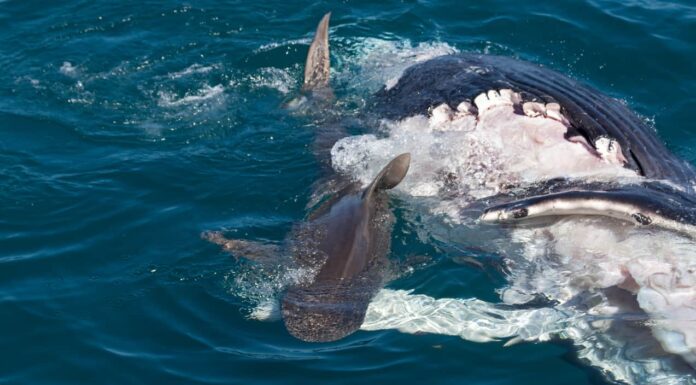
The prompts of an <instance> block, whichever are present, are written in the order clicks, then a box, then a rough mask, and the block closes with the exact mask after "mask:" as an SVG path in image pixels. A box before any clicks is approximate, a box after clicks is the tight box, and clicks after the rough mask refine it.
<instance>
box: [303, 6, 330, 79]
mask: <svg viewBox="0 0 696 385" xmlns="http://www.w3.org/2000/svg"><path fill="white" fill-rule="evenodd" d="M330 18H331V12H329V13H327V14H325V15H324V17H322V19H321V21H320V22H319V25H318V26H317V32H316V33H315V35H314V40H312V44H311V45H310V46H309V52H308V53H307V61H306V63H305V72H304V83H303V84H302V91H315V90H321V89H328V88H329V71H330V66H331V63H330V58H329V19H330Z"/></svg>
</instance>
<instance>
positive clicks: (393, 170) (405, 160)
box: [363, 152, 411, 199]
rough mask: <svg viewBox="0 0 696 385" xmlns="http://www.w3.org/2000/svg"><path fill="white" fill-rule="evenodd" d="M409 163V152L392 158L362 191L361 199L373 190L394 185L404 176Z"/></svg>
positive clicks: (389, 187) (390, 187)
mask: <svg viewBox="0 0 696 385" xmlns="http://www.w3.org/2000/svg"><path fill="white" fill-rule="evenodd" d="M410 165H411V154H410V153H408V152H406V153H403V154H401V155H399V156H397V157H396V158H394V159H392V160H391V161H390V162H389V163H387V165H386V166H384V168H383V169H382V171H380V172H379V173H378V174H377V176H376V177H375V179H374V180H373V181H372V183H370V185H369V186H367V188H366V189H365V192H364V193H363V199H366V198H369V197H371V196H372V194H373V193H374V192H375V191H379V190H389V189H392V188H394V187H396V186H397V185H398V184H399V183H401V181H402V180H403V179H404V177H405V176H406V173H407V172H408V168H409V166H410Z"/></svg>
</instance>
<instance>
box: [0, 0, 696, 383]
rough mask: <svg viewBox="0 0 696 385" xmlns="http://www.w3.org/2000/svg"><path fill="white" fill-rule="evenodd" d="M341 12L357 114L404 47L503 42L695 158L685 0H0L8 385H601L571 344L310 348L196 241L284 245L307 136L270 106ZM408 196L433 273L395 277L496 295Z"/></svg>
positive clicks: (496, 280) (342, 76)
mask: <svg viewBox="0 0 696 385" xmlns="http://www.w3.org/2000/svg"><path fill="white" fill-rule="evenodd" d="M329 10H330V11H333V18H332V29H331V36H332V37H331V43H332V46H333V50H334V51H333V53H332V55H333V56H332V61H333V65H334V69H335V72H334V78H333V83H334V85H335V88H336V93H337V95H338V98H339V100H342V101H343V102H342V103H343V109H344V110H345V111H347V112H346V113H347V114H348V115H350V114H351V113H352V112H356V114H357V111H359V110H360V109H361V108H362V107H364V106H365V105H367V104H369V95H370V93H372V92H374V91H377V90H378V89H379V86H380V85H382V84H383V79H382V76H383V74H381V73H380V71H381V68H383V67H389V66H397V67H398V66H399V65H404V63H407V62H408V60H410V59H409V57H410V56H409V55H411V56H413V55H415V54H418V53H419V52H421V53H422V52H432V51H437V50H452V49H456V50H459V51H476V52H487V53H496V54H502V55H508V56H515V57H519V58H523V59H526V60H531V61H534V62H537V63H541V64H544V65H546V66H548V67H551V68H554V69H557V70H559V71H561V72H563V73H566V74H568V75H570V76H572V77H575V78H577V79H580V80H583V81H585V82H587V83H589V84H591V85H593V86H595V87H596V88H598V89H599V90H601V91H603V92H605V93H607V94H609V95H612V96H614V97H617V98H620V99H622V100H625V101H626V102H627V103H628V105H630V106H631V107H632V108H633V109H634V110H636V111H637V112H638V113H640V114H641V115H642V116H644V117H646V119H648V120H650V121H651V122H652V124H653V125H654V127H655V129H656V130H657V132H658V135H659V136H660V137H661V138H662V139H663V140H664V141H665V142H666V143H667V144H668V146H669V147H670V148H671V149H672V150H673V151H675V152H676V153H677V154H679V155H680V156H682V157H684V158H686V159H688V160H690V161H692V162H695V161H696V130H695V129H694V123H693V121H694V118H696V116H695V115H694V111H696V97H695V96H694V94H693V90H694V89H696V65H695V64H694V63H696V45H695V44H694V42H695V41H696V7H695V6H694V4H693V2H691V1H686V0H681V1H648V0H644V1H639V0H633V1H599V0H592V1H555V2H538V1H524V0H523V1H466V2H463V1H421V2H412V1H403V2H399V1H382V2H368V1H345V2H342V3H340V4H334V3H331V2H313V3H299V2H286V1H266V2H261V3H257V2H237V1H229V2H217V1H191V2H177V1H139V2H134V1H118V2H112V1H78V0H66V1H61V2H39V1H29V0H16V1H12V0H10V1H0V85H1V86H0V346H2V350H1V351H0V352H1V353H0V383H7V384H41V383H47V384H48V383H50V384H62V383H99V384H124V383H134V384H135V383H142V384H152V383H171V384H179V383H181V384H194V383H201V384H203V383H205V384H213V383H215V384H219V383H245V384H248V383H255V384H263V383H279V382H280V383H299V382H302V383H306V384H309V383H327V382H331V383H334V384H338V383H347V384H352V383H356V382H365V383H403V384H410V383H423V382H427V383H432V384H450V383H451V384H454V383H457V384H459V383H468V384H493V383H495V384H516V385H519V384H538V383H545V384H590V383H592V384H598V383H604V381H605V380H604V379H603V376H602V374H601V373H600V372H599V371H597V370H595V369H592V368H589V367H586V366H585V365H583V364H582V363H580V362H578V361H577V360H576V359H575V358H574V357H575V355H574V350H573V347H572V345H570V344H566V343H537V344H520V345H515V346H512V347H503V344H502V342H493V343H487V344H477V343H472V342H467V341H463V340H462V339H459V338H456V337H448V336H438V335H410V334H402V333H399V332H398V331H379V332H364V331H361V332H358V333H356V334H354V335H352V336H350V337H348V338H346V339H344V340H341V341H338V342H335V343H329V344H309V343H304V342H301V341H298V340H295V339H293V338H292V337H290V336H289V335H288V334H287V332H286V331H285V329H284V328H283V325H282V323H281V322H259V321H255V320H250V319H248V318H247V315H248V313H249V311H250V306H251V303H253V301H254V300H255V299H257V297H259V296H263V295H266V294H267V293H268V291H269V290H271V289H268V288H263V287H259V282H266V283H267V285H269V286H273V285H274V279H277V277H276V276H274V275H273V274H271V273H268V274H269V275H268V276H263V274H264V273H263V272H249V271H246V272H245V274H248V275H254V274H256V280H251V282H252V283H250V284H249V285H248V286H244V284H240V283H239V282H238V281H237V280H236V278H238V276H237V275H238V274H240V271H241V270H240V268H239V266H238V265H239V264H238V262H236V261H235V260H234V259H232V258H230V257H229V256H228V255H225V254H223V253H221V252H219V250H218V249H217V248H215V247H214V246H212V245H210V244H207V243H206V242H205V241H203V240H201V239H200V237H199V234H200V233H201V231H204V230H208V229H226V230H228V231H230V232H233V233H236V234H237V235H238V236H239V237H243V238H250V239H256V240H265V241H268V242H276V243H280V242H282V240H283V238H284V237H285V235H286V233H287V232H288V230H289V229H290V228H291V226H292V224H293V223H294V222H296V221H298V220H301V219H302V218H304V216H305V215H306V205H307V203H308V201H309V199H310V195H311V193H312V188H311V186H312V183H313V182H314V181H315V180H316V179H317V178H318V177H319V176H320V173H321V171H320V167H319V165H318V163H317V161H316V160H315V158H314V155H313V154H312V146H311V144H312V140H313V130H314V128H316V127H313V126H312V122H311V121H308V120H307V119H306V118H305V117H303V116H297V115H293V114H292V113H290V112H288V111H287V110H284V109H282V108H280V106H281V105H282V103H283V102H285V101H287V99H288V98H290V97H292V95H293V94H294V93H295V92H296V91H297V90H298V88H299V85H300V83H299V81H300V78H301V74H302V65H303V63H304V56H305V54H306V50H307V47H308V41H309V40H308V39H309V37H310V36H311V33H312V32H313V30H314V28H315V26H316V22H317V21H318V20H319V19H320V17H321V15H322V14H323V13H324V12H326V11H329ZM419 47H420V48H419ZM380 50H386V51H387V53H384V54H380V53H379V51H380ZM390 50H391V51H390ZM414 52H415V53H414ZM399 55H401V56H399ZM376 58H379V60H383V61H384V62H380V61H379V60H378V59H376ZM361 128H364V127H355V129H356V130H359V129H361ZM395 206H396V210H397V214H398V217H399V225H398V226H397V229H396V231H395V234H394V238H395V240H394V243H395V246H394V254H395V258H400V257H404V256H408V255H413V254H418V253H421V252H423V251H424V250H425V251H427V252H429V253H430V254H431V255H433V257H434V260H435V262H434V263H431V264H430V265H428V266H427V267H424V268H421V269H418V270H417V271H416V272H415V273H413V274H411V275H408V276H406V277H403V278H401V279H398V280H396V281H395V282H392V283H391V284H390V287H392V288H403V289H415V290H416V291H417V292H421V293H427V294H429V295H432V296H435V297H445V296H449V297H460V298H468V297H479V298H483V299H486V300H490V301H495V300H496V293H495V289H496V288H499V287H501V286H502V285H504V279H503V278H502V277H500V276H498V275H496V274H495V273H491V272H490V271H481V270H480V269H477V268H473V267H471V266H468V265H462V264H457V263H455V261H453V260H452V259H451V258H450V257H451V255H446V254H445V253H442V254H438V249H436V248H434V247H432V245H427V244H425V245H424V244H420V243H419V242H416V241H414V239H413V238H415V237H414V236H413V231H414V228H413V225H410V224H409V223H408V221H406V220H405V219H404V218H403V215H400V211H399V204H398V202H396V203H395ZM259 275H260V276H261V278H262V279H260V280H259V279H258V278H259ZM271 291H272V290H271Z"/></svg>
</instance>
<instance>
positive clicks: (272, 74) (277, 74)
mask: <svg viewBox="0 0 696 385" xmlns="http://www.w3.org/2000/svg"><path fill="white" fill-rule="evenodd" d="M296 72H297V73H299V71H296ZM247 80H248V82H249V85H250V86H251V88H270V89H274V90H276V91H278V92H280V93H281V94H283V95H287V94H289V93H290V91H291V90H294V89H296V88H297V86H298V80H297V78H296V76H295V75H293V71H292V70H291V69H288V68H275V67H264V68H260V69H259V70H258V71H257V72H256V73H255V74H253V75H250V76H249V77H248V79H247Z"/></svg>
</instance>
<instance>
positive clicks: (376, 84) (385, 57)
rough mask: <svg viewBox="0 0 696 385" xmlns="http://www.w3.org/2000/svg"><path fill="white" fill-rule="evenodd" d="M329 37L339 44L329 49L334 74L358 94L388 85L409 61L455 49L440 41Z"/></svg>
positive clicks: (417, 60)
mask: <svg viewBox="0 0 696 385" xmlns="http://www.w3.org/2000/svg"><path fill="white" fill-rule="evenodd" d="M332 40H334V41H335V40H338V41H339V43H340V44H338V45H337V46H336V47H335V49H334V50H333V51H332V52H334V53H333V55H335V56H338V57H339V63H338V65H335V66H333V67H332V69H333V70H335V71H334V77H335V78H336V79H337V80H338V82H340V83H345V84H346V85H347V86H348V87H349V88H351V89H354V90H359V91H358V92H359V93H363V92H365V91H367V92H374V91H376V90H377V89H379V88H381V87H383V86H385V87H387V88H391V87H393V86H394V85H396V83H397V82H398V80H399V78H400V77H401V75H402V73H403V71H404V70H405V69H406V68H408V67H410V66H412V65H413V64H416V63H419V62H423V61H426V60H429V59H432V58H434V57H437V56H443V55H448V54H453V53H456V52H458V51H457V49H456V48H455V47H453V46H451V45H449V44H446V43H441V42H427V43H418V44H413V43H412V42H411V41H410V40H408V39H400V40H384V39H378V38H358V39H352V40H344V39H341V38H334V39H332ZM333 48H334V46H332V49H333Z"/></svg>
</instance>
